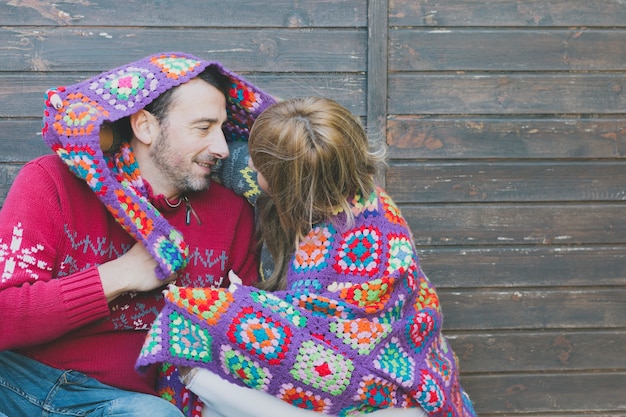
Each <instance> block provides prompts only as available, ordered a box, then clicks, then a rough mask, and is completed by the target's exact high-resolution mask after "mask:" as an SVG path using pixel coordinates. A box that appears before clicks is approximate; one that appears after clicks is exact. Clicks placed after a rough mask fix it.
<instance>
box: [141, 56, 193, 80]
mask: <svg viewBox="0 0 626 417" xmlns="http://www.w3.org/2000/svg"><path fill="white" fill-rule="evenodd" d="M150 62H151V63H152V64H154V65H156V66H157V67H159V68H161V71H163V73H164V74H165V75H167V77H168V78H172V79H175V80H176V79H178V78H179V77H184V76H185V75H187V73H188V72H191V71H193V70H194V68H195V67H197V66H198V65H200V61H196V60H195V59H191V58H185V57H180V56H176V55H169V56H168V55H160V56H158V57H152V58H151V59H150Z"/></svg>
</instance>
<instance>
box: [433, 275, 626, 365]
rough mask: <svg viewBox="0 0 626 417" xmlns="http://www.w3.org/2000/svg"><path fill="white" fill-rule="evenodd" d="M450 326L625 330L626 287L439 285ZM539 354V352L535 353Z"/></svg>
mask: <svg viewBox="0 0 626 417" xmlns="http://www.w3.org/2000/svg"><path fill="white" fill-rule="evenodd" d="M439 299H440V301H441V305H442V306H443V311H444V328H445V329H448V330H450V331H451V330H477V331H482V332H485V331H491V330H496V329H500V330H506V329H508V330H514V329H515V330H545V329H553V330H556V329H572V330H573V329H605V330H607V329H612V330H619V329H624V323H626V308H625V307H626V287H623V286H622V287H607V288H603V287H599V288H595V287H587V288H575V289H568V288H562V289H561V288H553V289H552V288H550V289H548V288H542V289H522V288H519V289H493V290H480V289H476V290H469V289H466V290H464V291H458V290H456V289H454V288H453V289H439ZM539 353H541V352H539Z"/></svg>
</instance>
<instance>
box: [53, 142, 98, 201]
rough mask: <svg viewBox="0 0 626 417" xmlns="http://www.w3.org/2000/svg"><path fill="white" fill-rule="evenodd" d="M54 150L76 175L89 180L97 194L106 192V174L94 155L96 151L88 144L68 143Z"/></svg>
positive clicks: (88, 182)
mask: <svg viewBox="0 0 626 417" xmlns="http://www.w3.org/2000/svg"><path fill="white" fill-rule="evenodd" d="M54 151H55V152H56V153H57V155H59V156H60V157H61V159H62V160H63V162H65V164H66V165H67V166H68V167H69V168H70V170H71V171H72V172H73V173H74V175H76V176H77V177H80V178H82V179H84V180H85V182H87V185H89V187H90V188H91V189H92V190H93V191H94V192H95V193H96V194H97V195H103V194H104V193H106V190H107V187H106V185H104V178H105V175H103V173H102V169H101V168H100V167H99V166H98V163H97V160H96V159H95V157H94V155H95V152H94V150H93V149H91V148H90V147H89V146H88V145H84V146H78V145H67V147H65V148H63V147H61V146H58V147H55V148H54Z"/></svg>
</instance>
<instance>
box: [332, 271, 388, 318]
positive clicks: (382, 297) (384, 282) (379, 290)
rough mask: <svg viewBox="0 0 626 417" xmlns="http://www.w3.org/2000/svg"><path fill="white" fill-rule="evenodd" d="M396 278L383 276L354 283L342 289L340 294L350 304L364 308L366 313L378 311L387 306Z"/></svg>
mask: <svg viewBox="0 0 626 417" xmlns="http://www.w3.org/2000/svg"><path fill="white" fill-rule="evenodd" d="M394 282H395V279H393V278H391V277H387V276H385V277H382V278H378V279H373V280H371V281H367V282H364V283H362V284H357V285H353V286H352V287H349V288H346V289H344V290H342V291H341V292H340V293H339V295H340V297H341V298H342V299H344V300H346V301H347V302H348V303H350V304H354V305H355V306H357V307H359V308H362V309H364V310H365V312H366V313H376V312H379V311H381V310H382V309H383V308H385V305H386V304H387V302H388V301H389V298H390V297H391V294H392V293H393V286H394Z"/></svg>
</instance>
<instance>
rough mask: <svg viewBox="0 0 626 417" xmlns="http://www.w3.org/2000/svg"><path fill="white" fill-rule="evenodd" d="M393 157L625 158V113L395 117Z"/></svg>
mask: <svg viewBox="0 0 626 417" xmlns="http://www.w3.org/2000/svg"><path fill="white" fill-rule="evenodd" d="M387 143H388V145H389V157H390V158H392V159H418V158H419V159H474V158H506V159H511V158H520V159H538V158H550V159H552V160H554V159H564V158H568V159H571V158H576V159H582V158H594V159H595V158H625V157H626V118H625V117H624V116H623V115H618V116H610V117H602V118H599V117H594V116H592V117H584V118H583V117H580V116H576V117H571V116H570V117H562V118H555V117H550V118H529V117H516V116H514V115H512V116H509V117H506V118H505V117H492V118H486V117H421V116H419V115H410V116H393V117H390V118H389V120H388V132H387Z"/></svg>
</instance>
